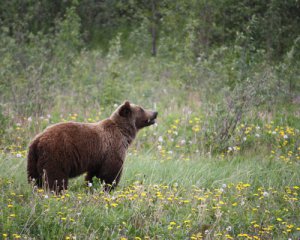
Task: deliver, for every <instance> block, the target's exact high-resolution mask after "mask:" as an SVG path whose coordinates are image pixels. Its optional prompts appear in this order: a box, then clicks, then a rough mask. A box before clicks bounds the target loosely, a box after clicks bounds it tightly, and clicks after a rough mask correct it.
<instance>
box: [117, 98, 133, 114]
mask: <svg viewBox="0 0 300 240" xmlns="http://www.w3.org/2000/svg"><path fill="white" fill-rule="evenodd" d="M130 113H131V108H130V102H129V101H125V102H124V103H123V104H122V106H121V107H120V110H119V114H120V116H122V117H128V116H129V114H130Z"/></svg>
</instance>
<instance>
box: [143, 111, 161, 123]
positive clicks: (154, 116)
mask: <svg viewBox="0 0 300 240" xmlns="http://www.w3.org/2000/svg"><path fill="white" fill-rule="evenodd" d="M157 114H158V113H157V112H154V113H153V115H152V116H151V117H150V118H149V119H148V120H147V121H146V123H147V125H148V126H150V125H152V124H155V123H156V118H157Z"/></svg>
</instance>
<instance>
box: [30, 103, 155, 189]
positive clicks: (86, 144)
mask: <svg viewBox="0 0 300 240" xmlns="http://www.w3.org/2000/svg"><path fill="white" fill-rule="evenodd" d="M156 117H157V112H153V111H147V110H144V109H143V108H141V107H139V106H137V105H134V104H130V103H129V102H128V101H126V102H125V103H123V104H122V105H121V106H120V107H118V109H117V110H116V111H115V112H114V113H113V114H112V115H111V116H110V118H108V119H105V120H103V121H100V122H98V123H77V122H67V123H59V124H56V125H53V126H51V127H48V128H46V129H45V130H44V132H42V133H41V134H39V135H37V136H36V137H35V138H34V139H33V141H32V142H31V144H30V146H29V153H28V165H27V173H28V180H29V182H32V181H33V180H34V181H35V183H36V184H37V185H38V186H39V187H42V185H43V184H45V186H46V187H47V188H50V189H51V190H55V191H61V190H63V189H67V187H68V179H69V178H72V177H76V176H78V175H80V174H82V173H85V172H86V173H87V175H86V178H85V179H86V181H88V182H92V178H93V177H94V176H96V177H98V178H100V179H101V181H104V182H105V183H106V184H108V185H106V190H107V188H108V187H107V186H109V185H113V184H114V185H115V186H116V185H117V184H118V183H119V181H120V177H121V174H122V169H123V163H124V160H125V155H126V150H127V149H128V146H129V145H130V143H131V142H132V141H133V139H134V138H135V136H136V133H137V132H138V130H139V129H141V128H143V127H146V126H149V125H152V124H154V123H155V119H156Z"/></svg>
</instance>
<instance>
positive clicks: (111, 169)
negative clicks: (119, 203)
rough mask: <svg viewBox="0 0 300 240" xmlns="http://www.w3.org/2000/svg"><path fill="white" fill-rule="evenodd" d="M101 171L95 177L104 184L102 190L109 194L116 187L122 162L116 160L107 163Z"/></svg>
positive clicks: (121, 169)
mask: <svg viewBox="0 0 300 240" xmlns="http://www.w3.org/2000/svg"><path fill="white" fill-rule="evenodd" d="M102 169H103V172H102V171H100V172H99V174H98V175H97V177H98V178H100V179H101V181H103V182H104V183H105V185H104V190H105V191H106V192H110V191H111V190H113V189H114V188H115V187H117V186H118V184H119V182H120V179H121V176H122V171H123V161H121V160H118V161H111V162H108V163H106V164H105V166H103V168H102Z"/></svg>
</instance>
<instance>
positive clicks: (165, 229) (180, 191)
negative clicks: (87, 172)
mask: <svg viewBox="0 0 300 240" xmlns="http://www.w3.org/2000/svg"><path fill="white" fill-rule="evenodd" d="M0 166H1V169H2V171H1V173H0V191H1V197H0V206H1V208H0V209H1V217H0V218H1V221H0V222H1V223H0V233H1V237H2V238H3V239H5V238H7V239H17V238H21V239H25V238H31V239H34V238H35V239H74V238H76V239H121V238H124V239H125V238H127V239H139V238H141V239H201V238H204V237H206V239H247V237H248V239H287V238H289V237H290V238H292V239H296V238H297V237H299V236H300V230H299V228H300V210H299V209H300V208H299V207H300V206H299V194H300V186H299V183H300V168H299V166H298V165H297V163H290V164H287V163H285V162H284V161H278V160H272V159H271V158H270V157H268V156H264V155H261V154H255V153H252V154H248V156H239V155H237V156H232V157H225V158H216V157H214V158H204V157H203V156H202V157H201V156H198V155H194V156H191V158H190V160H189V161H183V160H176V159H175V158H174V159H171V160H163V161H160V160H157V156H156V153H155V151H154V150H152V151H150V152H145V151H138V152H135V151H134V153H133V154H129V156H128V157H127V160H126V163H125V168H124V173H123V176H122V179H121V182H120V185H119V187H118V188H117V189H116V190H115V191H114V192H112V193H110V194H106V193H103V191H102V190H101V189H102V188H101V186H99V184H97V183H96V184H95V185H94V186H93V187H92V188H87V187H85V186H84V182H83V177H79V178H76V179H73V180H71V181H70V189H69V191H68V192H67V194H65V195H62V196H54V195H52V194H51V193H47V192H44V191H42V190H36V189H32V187H31V186H30V185H29V184H27V182H26V160H25V159H24V158H16V157H13V156H11V155H9V154H2V155H1V159H0Z"/></svg>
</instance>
